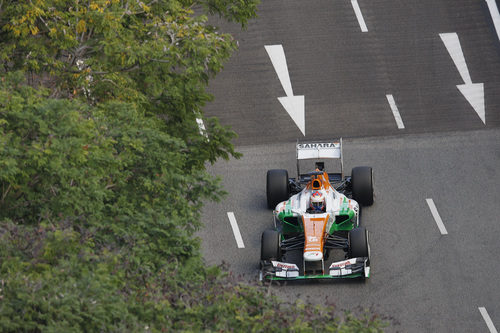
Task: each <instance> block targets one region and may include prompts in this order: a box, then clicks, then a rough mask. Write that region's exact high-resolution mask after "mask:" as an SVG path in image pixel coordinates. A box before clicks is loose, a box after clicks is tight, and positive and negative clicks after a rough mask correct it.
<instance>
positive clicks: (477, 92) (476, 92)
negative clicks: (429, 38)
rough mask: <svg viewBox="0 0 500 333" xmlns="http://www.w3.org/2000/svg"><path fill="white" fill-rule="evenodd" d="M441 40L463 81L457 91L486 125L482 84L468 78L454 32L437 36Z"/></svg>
mask: <svg viewBox="0 0 500 333" xmlns="http://www.w3.org/2000/svg"><path fill="white" fill-rule="evenodd" d="M439 36H440V37H441V40H442V41H443V43H444V46H446V49H447V50H448V53H449V54H450V56H451V59H452V60H453V62H454V63H455V66H456V67H457V69H458V72H459V73H460V76H461V77H462V80H463V81H464V84H459V85H457V88H458V90H459V91H460V92H461V93H462V95H464V97H465V98H466V99H467V101H468V102H469V104H470V105H471V106H472V107H473V108H474V110H475V111H476V113H477V115H478V116H479V118H481V120H482V121H483V123H484V124H486V118H485V109H484V84H483V83H472V80H471V78H470V74H469V69H468V68H467V63H466V62H465V57H464V53H463V51H462V46H461V45H460V40H459V39H458V35H457V33H456V32H451V33H443V34H439Z"/></svg>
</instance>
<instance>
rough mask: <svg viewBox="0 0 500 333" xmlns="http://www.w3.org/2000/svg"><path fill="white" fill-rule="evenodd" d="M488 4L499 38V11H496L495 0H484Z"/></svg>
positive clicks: (499, 37)
mask: <svg viewBox="0 0 500 333" xmlns="http://www.w3.org/2000/svg"><path fill="white" fill-rule="evenodd" d="M486 3H487V4H488V9H489V10H490V14H491V19H492V20H493V25H494V26H495V30H496V32H497V36H498V39H499V40H500V13H499V12H498V7H497V4H496V1H495V0H486Z"/></svg>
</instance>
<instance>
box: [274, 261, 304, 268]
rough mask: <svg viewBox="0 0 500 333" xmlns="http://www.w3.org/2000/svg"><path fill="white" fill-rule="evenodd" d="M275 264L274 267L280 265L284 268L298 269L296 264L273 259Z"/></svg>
mask: <svg viewBox="0 0 500 333" xmlns="http://www.w3.org/2000/svg"><path fill="white" fill-rule="evenodd" d="M273 266H274V267H279V268H284V269H298V267H297V265H295V264H285V263H282V262H279V261H273Z"/></svg>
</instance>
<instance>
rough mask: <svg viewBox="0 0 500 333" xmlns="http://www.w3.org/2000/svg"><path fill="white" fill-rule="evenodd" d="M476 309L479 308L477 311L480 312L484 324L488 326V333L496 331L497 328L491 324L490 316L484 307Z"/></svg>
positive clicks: (495, 332)
mask: <svg viewBox="0 0 500 333" xmlns="http://www.w3.org/2000/svg"><path fill="white" fill-rule="evenodd" d="M478 309H479V312H481V315H482V316H483V319H484V321H485V322H486V326H488V329H489V330H490V333H498V331H497V329H496V328H495V325H493V321H491V318H490V315H489V314H488V311H486V308H484V307H479V308H478Z"/></svg>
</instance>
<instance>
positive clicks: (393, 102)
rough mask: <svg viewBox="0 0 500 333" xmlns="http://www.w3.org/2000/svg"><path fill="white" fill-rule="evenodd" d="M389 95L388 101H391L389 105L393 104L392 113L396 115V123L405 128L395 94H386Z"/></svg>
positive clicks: (400, 127)
mask: <svg viewBox="0 0 500 333" xmlns="http://www.w3.org/2000/svg"><path fill="white" fill-rule="evenodd" d="M385 97H387V101H388V102H389V105H390V106H391V110H392V114H393V115H394V119H395V120H396V124H397V125H398V128H399V129H404V128H405V125H404V124H403V119H402V118H401V115H400V114H399V110H398V106H397V105H396V101H395V100H394V96H392V94H389V95H385Z"/></svg>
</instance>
